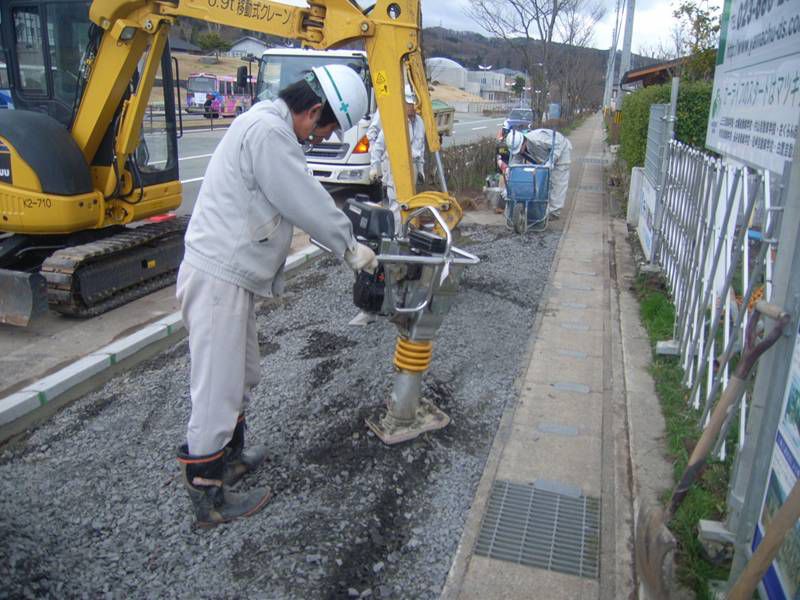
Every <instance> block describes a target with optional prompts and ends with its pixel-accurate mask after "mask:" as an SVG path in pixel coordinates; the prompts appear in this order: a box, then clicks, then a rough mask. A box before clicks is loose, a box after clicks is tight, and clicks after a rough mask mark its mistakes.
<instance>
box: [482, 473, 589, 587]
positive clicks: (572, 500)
mask: <svg viewBox="0 0 800 600" xmlns="http://www.w3.org/2000/svg"><path fill="white" fill-rule="evenodd" d="M475 554H477V555H479V556H486V557H488V558H494V559H497V560H505V561H509V562H513V563H517V564H520V565H527V566H530V567H539V568H542V569H547V570H550V571H558V572H560V573H567V574H569V575H579V576H581V577H590V578H594V579H597V577H598V570H599V562H600V558H599V556H600V500H599V499H598V498H592V497H589V496H572V495H565V494H559V493H555V492H552V491H548V490H543V489H537V488H536V487H535V486H534V485H532V484H527V485H526V484H518V483H510V482H507V481H495V482H494V485H493V486H492V493H491V496H490V497H489V504H488V507H487V510H486V514H485V515H484V517H483V523H482V524H481V530H480V534H479V535H478V541H477V543H476V544H475Z"/></svg>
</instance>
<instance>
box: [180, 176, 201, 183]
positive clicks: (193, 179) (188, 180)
mask: <svg viewBox="0 0 800 600" xmlns="http://www.w3.org/2000/svg"><path fill="white" fill-rule="evenodd" d="M203 179H205V177H193V178H192V179H181V183H193V182H195V181H203Z"/></svg>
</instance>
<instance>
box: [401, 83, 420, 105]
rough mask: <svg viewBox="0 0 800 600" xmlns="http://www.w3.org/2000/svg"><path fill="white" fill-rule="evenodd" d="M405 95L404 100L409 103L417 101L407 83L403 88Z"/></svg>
mask: <svg viewBox="0 0 800 600" xmlns="http://www.w3.org/2000/svg"><path fill="white" fill-rule="evenodd" d="M403 93H404V94H405V97H406V102H408V103H409V104H416V103H417V96H416V94H414V90H413V89H411V86H410V85H409V84H406V87H405V90H404V91H403Z"/></svg>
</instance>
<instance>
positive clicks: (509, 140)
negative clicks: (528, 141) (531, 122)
mask: <svg viewBox="0 0 800 600" xmlns="http://www.w3.org/2000/svg"><path fill="white" fill-rule="evenodd" d="M524 141H525V136H524V135H522V133H520V132H519V131H516V130H515V129H512V130H511V131H509V132H508V135H507V136H506V148H508V151H509V152H511V154H519V151H520V150H522V142H524Z"/></svg>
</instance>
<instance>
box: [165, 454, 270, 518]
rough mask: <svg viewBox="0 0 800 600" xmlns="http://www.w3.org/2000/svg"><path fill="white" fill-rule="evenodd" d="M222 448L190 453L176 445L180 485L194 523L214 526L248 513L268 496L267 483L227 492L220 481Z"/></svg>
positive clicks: (245, 515)
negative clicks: (180, 473) (185, 492)
mask: <svg viewBox="0 0 800 600" xmlns="http://www.w3.org/2000/svg"><path fill="white" fill-rule="evenodd" d="M224 461H225V452H224V451H223V450H220V451H219V452H215V453H213V454H208V455H206V456H192V455H190V454H189V447H188V445H187V444H183V445H182V446H181V447H180V448H178V462H179V463H180V465H181V471H182V473H183V485H184V487H186V491H187V492H188V493H189V499H190V500H191V501H192V507H193V508H194V515H195V518H196V519H197V522H196V524H197V526H198V527H214V526H216V525H219V524H220V523H227V522H228V521H233V520H234V519H238V518H240V517H249V516H250V515H253V514H255V513H257V512H258V511H259V510H261V509H262V508H264V505H266V503H267V502H269V499H270V498H271V497H272V491H271V490H270V489H269V488H268V487H264V488H258V489H254V490H250V491H248V492H243V493H234V492H229V491H227V490H226V489H225V485H224V484H223V482H222V472H223V469H224Z"/></svg>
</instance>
